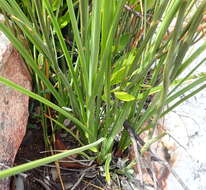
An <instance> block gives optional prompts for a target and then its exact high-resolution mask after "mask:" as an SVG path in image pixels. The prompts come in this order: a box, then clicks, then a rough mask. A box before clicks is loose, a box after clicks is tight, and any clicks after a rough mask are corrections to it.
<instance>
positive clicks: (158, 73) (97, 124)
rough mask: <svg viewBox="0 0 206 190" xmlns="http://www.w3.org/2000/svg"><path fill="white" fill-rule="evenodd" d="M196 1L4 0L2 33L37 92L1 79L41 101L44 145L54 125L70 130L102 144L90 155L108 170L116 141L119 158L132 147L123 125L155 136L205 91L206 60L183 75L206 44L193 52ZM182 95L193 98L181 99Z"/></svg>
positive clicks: (198, 15)
mask: <svg viewBox="0 0 206 190" xmlns="http://www.w3.org/2000/svg"><path fill="white" fill-rule="evenodd" d="M194 4H195V1H194V0H192V1H191V0H168V1H162V0H153V1H132V0H128V1H127V0H113V1H111V0H98V1H96V0H92V1H88V0H83V1H82V0H79V1H72V0H65V1H63V0H59V1H57V0H55V1H49V0H44V1H41V0H31V1H23V0H22V1H21V0H18V1H17V0H1V1H0V10H1V12H2V13H3V14H4V15H5V23H0V30H1V31H3V32H4V33H5V34H6V36H7V37H8V38H9V39H10V40H11V42H12V43H13V45H14V47H16V48H17V50H18V51H19V52H20V54H21V55H22V57H23V58H24V59H25V61H26V64H27V66H28V67H29V69H30V71H31V73H32V74H33V79H34V84H35V86H34V89H35V93H32V92H29V91H27V90H25V89H23V88H21V87H19V86H17V85H15V84H13V83H11V82H9V81H7V80H5V79H3V78H2V77H0V82H1V83H3V84H6V85H9V86H11V87H13V88H15V89H17V90H19V91H20V92H22V93H24V94H27V95H29V96H30V97H32V98H34V99H36V100H38V101H39V102H40V103H41V110H42V115H41V119H42V124H43V126H44V136H45V142H46V143H48V138H47V123H48V122H47V121H48V120H49V121H50V122H52V123H53V126H54V128H53V132H55V130H58V128H59V127H60V128H64V129H65V130H67V132H69V133H71V134H72V135H73V136H74V138H75V139H77V140H78V142H81V144H82V145H84V144H88V143H93V142H95V141H97V140H98V139H100V138H104V139H105V140H104V141H103V143H102V144H101V145H98V146H96V147H93V148H90V150H91V151H92V152H94V154H95V156H96V160H97V161H98V163H99V164H102V163H105V165H106V166H107V167H106V168H107V169H108V167H109V163H110V161H111V157H112V153H113V150H114V149H113V147H114V142H115V138H116V137H117V135H118V136H119V137H120V140H119V141H118V142H117V143H118V151H119V152H124V150H125V149H127V148H128V146H129V144H130V136H129V135H128V131H127V130H126V129H125V128H124V127H123V124H124V122H125V121H127V122H129V123H130V125H131V126H132V128H133V130H134V131H135V133H137V134H138V135H140V134H141V133H143V132H144V131H149V139H151V138H153V131H154V129H155V127H156V124H157V121H158V120H159V119H160V118H161V117H163V116H164V115H165V114H167V113H168V112H169V111H171V110H172V109H174V108H175V107H176V106H178V105H179V104H180V103H182V102H183V101H185V100H186V99H187V98H190V97H191V96H193V95H194V94H196V93H198V92H199V91H200V90H202V89H203V88H205V87H206V85H205V83H204V82H205V79H206V75H205V73H202V74H201V75H198V76H197V75H194V74H193V73H194V71H195V70H196V69H197V68H198V67H199V66H200V65H201V64H203V62H204V61H202V62H200V63H199V64H198V65H197V66H196V67H195V69H194V70H193V71H192V72H190V73H188V74H187V75H186V76H185V77H183V78H180V75H181V73H183V71H185V70H186V69H187V68H188V66H190V65H192V64H193V61H194V60H195V58H196V57H198V56H199V55H200V54H201V53H202V52H203V51H204V50H205V48H206V44H205V43H204V44H203V45H202V46H201V47H200V48H199V49H198V50H197V51H195V52H194V53H193V54H191V55H188V54H187V52H188V50H189V48H190V47H191V46H192V45H193V44H194V43H196V41H197V40H198V39H199V38H200V37H201V36H202V31H201V30H200V25H201V23H202V22H203V16H204V12H205V8H206V1H205V0H203V1H202V2H201V4H200V5H199V6H198V8H197V9H196V10H195V11H194V12H193V13H192V15H190V14H189V13H190V9H191V7H193V6H194ZM186 55H187V56H186ZM188 80H190V81H192V82H190V83H189V84H188V83H186V82H187V81H188ZM182 84H185V85H182ZM193 89H195V90H194V91H191V90H193ZM184 93H188V94H187V95H186V96H185V97H184V98H183V99H178V97H180V96H181V95H182V94H184ZM168 104H169V105H170V106H169V107H168V106H167V105H168ZM51 110H55V111H56V112H55V115H54V116H52V115H51ZM45 115H46V116H47V117H45ZM65 119H69V120H71V121H72V122H73V123H74V124H75V126H76V127H77V129H78V131H79V134H80V135H79V136H78V135H76V134H74V133H73V132H72V131H70V130H69V129H67V128H65V127H64V125H63V123H64V120H65ZM146 122H147V126H145V125H144V123H146ZM107 172H108V171H107ZM107 177H108V176H107Z"/></svg>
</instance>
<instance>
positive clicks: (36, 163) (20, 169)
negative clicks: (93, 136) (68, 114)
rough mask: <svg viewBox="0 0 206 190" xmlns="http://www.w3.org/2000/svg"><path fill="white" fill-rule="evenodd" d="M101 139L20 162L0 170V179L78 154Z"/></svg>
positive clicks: (95, 144)
mask: <svg viewBox="0 0 206 190" xmlns="http://www.w3.org/2000/svg"><path fill="white" fill-rule="evenodd" d="M102 141H104V138H101V139H99V140H97V141H96V142H94V143H91V144H88V145H86V146H82V147H80V148H75V149H72V150H68V151H65V152H62V153H59V154H56V155H53V156H48V157H46V158H42V159H38V160H35V161H32V162H29V163H26V164H22V165H20V166H16V167H13V168H10V169H6V170H3V171H0V179H2V178H5V177H9V176H12V175H16V174H18V173H21V172H25V171H27V170H30V169H33V168H36V167H39V166H42V165H45V164H48V163H51V162H54V161H56V160H59V159H62V158H65V157H68V156H70V155H73V154H78V153H80V152H83V151H85V150H88V149H90V148H93V147H95V146H97V145H98V144H100V143H101V142H102Z"/></svg>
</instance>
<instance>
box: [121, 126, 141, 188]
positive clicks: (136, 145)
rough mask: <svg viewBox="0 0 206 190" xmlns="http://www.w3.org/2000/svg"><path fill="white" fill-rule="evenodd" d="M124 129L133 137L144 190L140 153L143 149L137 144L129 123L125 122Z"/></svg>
mask: <svg viewBox="0 0 206 190" xmlns="http://www.w3.org/2000/svg"><path fill="white" fill-rule="evenodd" d="M124 127H125V128H126V129H127V131H128V133H129V135H130V137H131V141H132V144H133V146H134V148H133V150H134V153H135V158H136V162H137V167H138V171H139V175H140V186H142V187H143V189H144V182H143V173H142V168H141V164H142V161H141V155H140V152H139V151H140V148H141V147H140V145H139V144H137V141H136V139H135V135H134V133H133V131H132V129H131V127H128V123H126V122H124Z"/></svg>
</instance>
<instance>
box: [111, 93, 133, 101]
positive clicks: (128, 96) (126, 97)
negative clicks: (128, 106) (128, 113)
mask: <svg viewBox="0 0 206 190" xmlns="http://www.w3.org/2000/svg"><path fill="white" fill-rule="evenodd" d="M114 95H115V97H116V98H118V99H119V100H122V101H125V102H130V101H133V100H135V97H134V96H133V95H131V94H128V93H126V92H122V91H119V92H114Z"/></svg>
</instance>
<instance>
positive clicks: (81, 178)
mask: <svg viewBox="0 0 206 190" xmlns="http://www.w3.org/2000/svg"><path fill="white" fill-rule="evenodd" d="M85 174H86V172H85V171H84V172H83V174H82V175H81V176H80V178H79V179H78V181H77V182H76V183H75V184H74V186H73V187H72V188H71V190H74V189H75V188H76V187H77V186H78V185H79V184H80V183H81V181H82V180H83V178H84V176H85Z"/></svg>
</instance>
